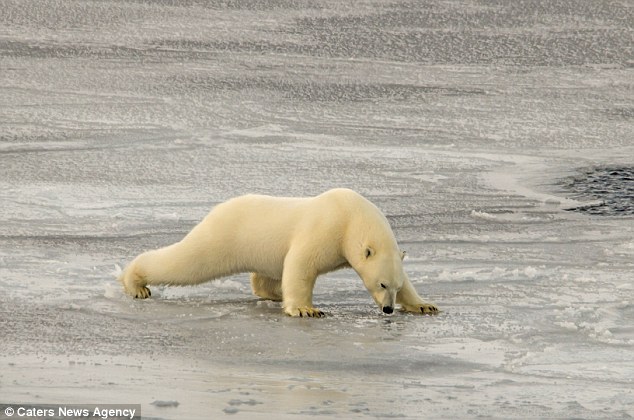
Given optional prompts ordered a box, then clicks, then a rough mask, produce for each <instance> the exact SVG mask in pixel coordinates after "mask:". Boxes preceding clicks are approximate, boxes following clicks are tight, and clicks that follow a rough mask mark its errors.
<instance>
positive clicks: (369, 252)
mask: <svg viewBox="0 0 634 420" xmlns="http://www.w3.org/2000/svg"><path fill="white" fill-rule="evenodd" d="M363 255H364V256H365V259H366V260H367V259H368V258H370V257H371V256H373V255H374V248H372V247H370V246H369V247H366V248H365V251H364V253H363Z"/></svg>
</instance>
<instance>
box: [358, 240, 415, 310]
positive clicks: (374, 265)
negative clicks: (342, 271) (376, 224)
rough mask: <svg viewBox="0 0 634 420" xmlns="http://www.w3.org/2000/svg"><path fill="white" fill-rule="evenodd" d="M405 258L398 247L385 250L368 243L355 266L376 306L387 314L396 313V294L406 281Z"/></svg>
mask: <svg viewBox="0 0 634 420" xmlns="http://www.w3.org/2000/svg"><path fill="white" fill-rule="evenodd" d="M404 257H405V252H401V251H400V250H399V249H398V247H396V246H395V247H388V248H385V247H377V246H375V245H373V244H371V243H368V244H365V246H363V249H362V255H361V256H360V258H358V259H357V261H356V264H354V265H353V268H354V270H355V271H356V272H357V274H359V277H361V279H362V280H363V283H364V284H365V287H366V288H367V289H368V291H369V292H370V294H371V295H372V297H373V298H374V301H375V302H376V304H377V305H379V308H380V309H381V310H382V311H383V312H385V313H386V314H391V313H392V312H394V308H395V305H396V294H397V293H398V292H399V291H400V290H401V287H403V282H404V281H405V272H404V271H403V258H404Z"/></svg>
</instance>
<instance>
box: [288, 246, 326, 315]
mask: <svg viewBox="0 0 634 420" xmlns="http://www.w3.org/2000/svg"><path fill="white" fill-rule="evenodd" d="M316 279H317V273H314V272H311V271H307V269H306V266H305V265H303V264H302V263H301V262H300V261H298V260H297V259H293V258H292V257H291V256H290V254H289V255H288V256H287V257H286V260H285V261H284V273H283V274H282V302H283V303H282V306H283V307H284V312H286V314H287V315H290V316H300V317H312V318H321V317H322V316H324V313H323V312H322V311H320V310H319V309H317V308H314V307H313V287H314V286H315V280H316Z"/></svg>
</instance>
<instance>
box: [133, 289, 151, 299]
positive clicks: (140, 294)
mask: <svg viewBox="0 0 634 420" xmlns="http://www.w3.org/2000/svg"><path fill="white" fill-rule="evenodd" d="M131 294H132V296H133V297H134V298H135V299H147V298H149V297H150V296H152V292H150V289H149V288H148V287H147V286H141V287H139V288H138V289H136V290H135V291H134V292H132V293H131Z"/></svg>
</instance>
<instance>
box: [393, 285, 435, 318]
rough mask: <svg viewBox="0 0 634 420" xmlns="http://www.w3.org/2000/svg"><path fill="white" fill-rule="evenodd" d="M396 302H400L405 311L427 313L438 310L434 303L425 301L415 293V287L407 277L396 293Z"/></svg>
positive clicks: (432, 313) (431, 313)
mask: <svg viewBox="0 0 634 420" xmlns="http://www.w3.org/2000/svg"><path fill="white" fill-rule="evenodd" d="M396 303H398V304H400V305H401V307H402V308H403V310H404V311H407V312H414V313H418V314H429V315H434V314H437V313H438V312H440V310H439V309H438V307H437V306H436V305H434V304H433V303H428V302H425V301H424V300H423V298H421V297H420V296H419V295H418V293H416V289H414V286H413V285H412V283H411V282H410V281H409V279H405V281H404V282H403V287H402V288H401V290H400V291H399V292H398V293H397V294H396Z"/></svg>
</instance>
